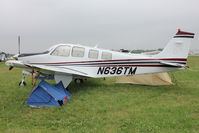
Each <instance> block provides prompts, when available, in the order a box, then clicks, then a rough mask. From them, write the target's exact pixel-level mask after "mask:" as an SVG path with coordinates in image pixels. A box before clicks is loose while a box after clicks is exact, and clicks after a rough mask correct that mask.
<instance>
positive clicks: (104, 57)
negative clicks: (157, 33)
mask: <svg viewBox="0 0 199 133" xmlns="http://www.w3.org/2000/svg"><path fill="white" fill-rule="evenodd" d="M193 38H194V33H190V32H185V31H181V30H180V29H178V31H177V33H176V34H175V35H174V36H173V38H171V40H170V41H169V42H168V44H167V45H166V47H165V48H164V49H163V51H161V52H160V53H159V54H157V55H143V54H131V53H122V52H117V51H111V50H105V49H100V48H97V47H88V46H83V45H79V44H58V45H54V46H52V47H51V48H49V49H48V50H47V51H45V52H42V53H24V54H18V55H15V57H14V58H15V59H16V60H9V61H7V62H6V65H8V66H9V67H10V68H9V69H10V70H11V69H12V68H13V67H19V68H22V69H23V78H22V81H21V82H20V85H25V84H26V83H25V77H26V76H27V73H31V74H32V77H33V74H35V73H39V74H41V75H54V79H55V81H56V83H59V82H60V81H62V83H63V85H64V87H65V88H67V86H68V85H69V84H70V82H71V81H72V80H73V79H74V80H75V82H76V83H81V82H83V79H85V78H102V77H113V76H124V75H135V74H150V73H161V72H172V71H178V70H183V69H186V68H188V66H187V65H186V62H187V57H188V52H189V47H190V44H191V40H192V39H193Z"/></svg>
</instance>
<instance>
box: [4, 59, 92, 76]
mask: <svg viewBox="0 0 199 133" xmlns="http://www.w3.org/2000/svg"><path fill="white" fill-rule="evenodd" d="M6 65H8V66H10V67H20V68H30V69H37V70H44V71H51V72H59V73H66V74H72V75H80V76H86V77H87V76H88V74H87V73H85V72H82V71H79V70H76V69H73V68H68V67H63V66H47V65H35V64H29V63H23V62H22V61H18V60H10V61H7V62H6Z"/></svg>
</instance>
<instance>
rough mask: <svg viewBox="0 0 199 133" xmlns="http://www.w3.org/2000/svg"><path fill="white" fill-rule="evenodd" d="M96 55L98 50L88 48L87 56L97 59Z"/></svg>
mask: <svg viewBox="0 0 199 133" xmlns="http://www.w3.org/2000/svg"><path fill="white" fill-rule="evenodd" d="M98 55H99V51H98V50H93V49H90V50H89V53H88V58H92V59H97V58H98Z"/></svg>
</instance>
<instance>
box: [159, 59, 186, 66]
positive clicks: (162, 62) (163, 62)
mask: <svg viewBox="0 0 199 133" xmlns="http://www.w3.org/2000/svg"><path fill="white" fill-rule="evenodd" d="M160 64H163V65H168V66H173V67H184V68H186V67H187V66H186V65H183V64H179V63H171V62H165V61H161V62H160Z"/></svg>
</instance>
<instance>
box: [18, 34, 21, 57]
mask: <svg viewBox="0 0 199 133" xmlns="http://www.w3.org/2000/svg"><path fill="white" fill-rule="evenodd" d="M20 53H21V52H20V36H18V54H20Z"/></svg>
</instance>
